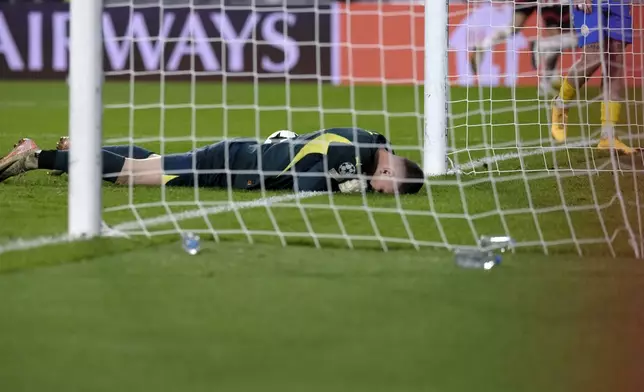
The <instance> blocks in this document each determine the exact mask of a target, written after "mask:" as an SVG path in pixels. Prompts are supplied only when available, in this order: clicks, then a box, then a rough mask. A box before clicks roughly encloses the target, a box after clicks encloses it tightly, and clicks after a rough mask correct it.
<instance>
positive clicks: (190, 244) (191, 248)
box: [181, 233, 201, 256]
mask: <svg viewBox="0 0 644 392" xmlns="http://www.w3.org/2000/svg"><path fill="white" fill-rule="evenodd" d="M181 246H182V247H183V250H185V251H186V252H187V253H188V254H189V255H191V256H194V255H196V254H197V253H199V249H201V248H200V244H199V236H198V235H195V234H194V233H184V234H183V235H182V238H181Z"/></svg>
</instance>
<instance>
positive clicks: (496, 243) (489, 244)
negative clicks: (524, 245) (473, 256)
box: [479, 235, 514, 253]
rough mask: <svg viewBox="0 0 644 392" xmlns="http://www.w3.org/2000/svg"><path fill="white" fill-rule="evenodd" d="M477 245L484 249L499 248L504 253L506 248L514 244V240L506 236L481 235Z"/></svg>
mask: <svg viewBox="0 0 644 392" xmlns="http://www.w3.org/2000/svg"><path fill="white" fill-rule="evenodd" d="M479 245H480V246H481V248H483V249H485V250H499V251H501V253H504V252H505V251H506V250H508V248H510V247H512V246H514V240H513V239H512V237H508V236H487V235H484V236H481V238H480V239H479Z"/></svg>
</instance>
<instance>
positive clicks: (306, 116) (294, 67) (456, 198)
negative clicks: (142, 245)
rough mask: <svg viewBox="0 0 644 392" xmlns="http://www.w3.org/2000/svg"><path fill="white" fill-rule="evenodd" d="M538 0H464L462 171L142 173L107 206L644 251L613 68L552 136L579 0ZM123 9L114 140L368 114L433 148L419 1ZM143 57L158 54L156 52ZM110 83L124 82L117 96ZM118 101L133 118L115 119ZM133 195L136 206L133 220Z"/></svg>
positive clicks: (313, 123) (154, 214) (153, 228)
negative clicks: (319, 176)
mask: <svg viewBox="0 0 644 392" xmlns="http://www.w3.org/2000/svg"><path fill="white" fill-rule="evenodd" d="M532 6H533V4H524V3H513V2H506V1H503V2H488V1H482V2H470V3H469V4H463V3H452V4H450V8H449V9H450V15H449V36H450V49H449V50H450V54H449V60H450V66H449V80H450V84H451V86H452V87H451V91H450V98H449V99H450V112H449V125H450V127H449V128H450V131H449V136H448V140H449V158H450V162H451V163H452V164H453V165H452V166H451V167H450V175H448V176H446V177H440V178H431V179H429V180H428V182H427V184H426V187H425V188H424V189H425V190H424V191H423V192H422V193H421V195H417V196H404V197H391V198H389V199H386V198H384V197H382V196H372V195H362V196H360V195H355V196H337V195H336V196H333V195H327V194H325V195H321V196H320V195H315V194H303V195H293V194H273V193H272V192H270V191H262V192H256V193H252V194H251V193H247V192H240V191H236V190H234V189H227V190H224V191H212V190H205V189H192V190H190V191H188V192H186V191H185V190H176V189H170V188H162V189H161V191H158V190H157V191H149V190H140V189H139V188H131V189H129V190H128V192H127V193H128V198H127V202H126V203H123V204H120V205H112V206H109V207H108V208H107V209H106V211H105V212H106V213H105V218H106V220H107V221H108V222H109V223H110V224H112V225H113V227H114V228H116V229H117V230H120V231H124V232H128V233H142V234H146V235H155V234H167V233H175V232H181V231H184V230H193V231H199V232H201V233H207V234H211V235H212V236H213V238H215V239H220V238H224V237H227V236H233V237H242V238H243V239H245V240H248V241H251V242H253V241H255V240H257V239H260V238H264V237H267V236H268V237H269V238H271V237H273V236H274V237H276V238H278V239H279V240H280V241H282V243H287V242H288V241H289V240H290V239H298V240H297V241H305V242H310V243H312V244H314V245H315V246H323V245H324V244H325V242H330V243H339V244H344V245H348V246H354V245H355V244H356V243H361V242H363V241H366V242H374V243H375V244H376V245H377V246H378V247H381V248H383V249H387V248H388V247H390V246H391V245H392V244H410V245H412V246H414V247H418V246H422V245H437V246H446V247H452V246H455V245H473V244H474V243H475V240H476V239H477V238H478V237H479V236H481V235H489V234H500V233H502V234H509V235H511V236H513V237H514V238H515V239H516V241H517V246H527V247H536V248H538V249H539V251H544V252H551V251H553V250H554V251H557V250H559V249H561V250H563V251H566V250H569V251H573V252H577V253H582V252H584V249H591V250H594V249H596V248H595V246H594V244H597V245H598V247H597V249H599V248H601V249H603V250H604V251H606V252H607V253H611V254H618V253H628V254H633V252H635V253H637V251H636V249H637V246H635V247H634V248H633V245H634V242H633V241H635V242H637V241H639V240H635V239H636V238H641V235H640V234H641V232H640V229H641V226H640V222H639V216H640V213H639V212H640V210H639V199H638V198H637V195H638V183H639V182H638V178H637V175H636V174H635V173H634V171H635V169H637V168H638V167H639V166H641V158H640V156H639V155H635V156H634V157H628V158H622V157H613V159H611V155H610V154H609V153H607V152H604V151H598V150H597V149H595V146H596V144H597V142H598V138H599V136H600V129H601V124H600V121H599V111H600V109H599V105H600V104H599V102H598V101H600V100H601V99H602V91H601V89H600V85H601V84H600V81H601V80H602V78H603V76H602V75H603V74H602V73H601V71H600V72H599V73H595V74H594V75H593V76H592V77H591V78H590V79H589V82H588V83H587V84H586V85H585V86H584V88H582V89H580V90H579V92H578V94H577V96H576V97H575V99H574V100H573V101H571V102H570V103H571V106H572V108H571V112H570V117H569V129H568V139H567V141H566V142H565V143H564V144H556V143H553V142H552V141H551V137H550V122H551V121H550V116H551V113H550V102H551V99H552V98H553V96H554V95H556V94H557V93H558V92H557V91H558V86H557V82H558V80H559V76H560V75H562V74H565V73H566V72H567V69H568V68H569V67H570V65H571V64H572V63H573V61H574V58H575V56H578V55H579V51H580V50H582V49H579V48H577V47H576V45H575V43H576V42H575V41H576V39H572V41H571V39H570V35H566V34H571V33H570V30H565V29H564V30H563V31H562V30H561V28H559V27H557V26H556V23H555V24H554V25H553V23H552V19H553V18H554V19H555V20H556V19H557V17H559V18H563V19H564V20H565V19H566V15H565V13H567V12H568V8H567V7H565V6H564V7H561V6H560V7H558V8H557V7H555V8H554V9H555V10H556V11H554V12H553V10H552V9H546V8H547V7H550V6H552V4H547V5H543V7H539V8H538V9H535V11H534V12H529V11H521V12H520V10H526V9H529V8H530V7H532ZM123 12H127V13H129V25H127V26H130V27H127V26H126V27H124V26H123V25H121V26H120V29H121V30H118V28H115V29H113V30H112V31H109V34H108V35H107V36H106V39H107V40H108V48H111V49H112V50H114V51H120V52H119V53H121V55H122V56H123V59H125V58H126V57H127V60H128V61H127V63H128V66H126V67H122V69H121V70H120V71H112V72H108V74H107V75H108V77H109V76H112V75H125V76H126V77H127V78H128V79H129V81H128V82H127V83H124V84H115V83H113V82H110V83H108V85H107V86H106V90H107V91H108V94H107V95H106V101H107V104H106V108H107V109H109V110H108V111H107V112H106V131H105V135H106V137H107V138H108V139H109V140H108V141H109V142H110V143H123V142H125V143H131V144H144V145H145V144H146V143H148V144H150V148H152V149H153V150H154V151H155V152H159V153H161V154H163V153H168V152H181V151H185V150H188V149H191V148H195V147H198V146H202V145H204V144H206V143H213V142H216V141H219V140H223V139H226V138H230V137H236V136H246V137H254V138H257V139H260V140H263V138H265V137H266V136H267V135H268V134H269V133H271V132H273V131H275V130H278V129H291V130H294V131H296V132H298V133H300V134H302V133H306V132H310V131H314V130H317V129H322V128H329V127H338V126H354V127H361V128H366V129H370V130H374V131H378V132H380V133H382V134H383V135H385V136H386V137H387V138H388V139H389V140H391V141H392V143H393V145H394V149H395V150H396V151H397V152H398V153H400V154H402V155H407V156H409V157H411V158H414V159H416V160H420V159H421V157H422V151H421V149H422V105H423V95H422V70H423V62H422V61H423V52H422V50H423V31H424V23H423V19H424V18H423V6H422V5H418V4H412V3H404V4H403V3H356V4H351V5H347V4H331V5H329V6H325V5H317V6H307V5H304V6H300V7H288V8H287V7H285V6H280V7H249V6H246V5H244V6H234V5H228V6H217V7H214V6H212V5H207V4H206V5H199V4H197V3H192V4H191V5H186V4H180V5H177V6H176V7H175V6H169V5H166V6H161V7H159V6H158V5H156V4H153V5H152V6H150V5H142V6H134V7H130V8H128V9H123V8H115V9H114V15H117V14H118V13H123ZM641 14H642V8H641V6H640V5H633V19H634V22H633V24H634V30H633V36H634V43H633V45H630V46H628V47H627V48H626V52H627V53H626V55H625V56H624V58H623V60H621V61H622V63H623V66H624V67H626V69H627V74H626V75H624V76H622V80H623V81H625V82H626V84H627V89H626V92H627V94H626V96H625V100H624V109H623V116H622V123H621V124H620V127H619V128H618V130H619V134H620V135H621V138H622V140H624V141H625V142H628V143H630V144H632V145H633V146H639V142H638V139H637V138H638V135H639V127H640V124H641V116H642V111H641V108H640V107H639V103H640V102H641V96H640V94H641V91H640V89H639V87H640V84H641V64H642V62H641V60H642V58H641V49H642V48H641V45H642V44H641V40H640V32H641V30H640V29H641V27H640V20H641ZM523 16H526V18H525V20H520V19H518V18H522V17H523ZM548 18H551V19H549V20H548ZM119 20H120V21H121V22H122V19H119ZM437 20H439V19H437ZM155 21H156V22H155ZM158 21H162V22H161V23H159V22H158ZM544 21H546V22H547V23H548V25H547V26H546V25H544V24H543V23H544ZM137 23H138V24H137ZM436 23H438V22H436ZM563 23H564V24H565V23H566V22H563ZM107 26H108V27H109V23H108V24H107ZM144 27H145V28H144ZM509 27H514V29H509ZM108 30H109V29H108ZM499 32H504V33H499ZM148 33H149V34H148ZM149 37H151V38H149ZM159 37H160V38H159ZM553 37H554V38H553ZM110 39H113V43H112V44H111V46H110V44H109V40H110ZM191 39H192V41H191V42H192V43H193V44H192V45H191V44H190V40H191ZM495 40H496V41H495ZM161 42H165V45H161V44H160V43H161ZM571 42H572V45H571ZM117 43H118V44H119V45H121V46H116V45H117ZM122 45H125V46H127V47H128V48H129V56H126V54H125V49H123V48H124V46H122ZM136 45H139V46H138V49H137V48H136ZM146 45H147V46H146ZM155 45H159V46H155ZM572 46H575V47H574V48H573V47H572ZM154 50H158V51H160V54H159V57H158V58H160V59H165V61H161V62H160V67H159V68H158V69H156V68H154V65H156V63H154V62H153V61H151V60H150V59H149V58H145V55H146V53H148V52H153V51H154ZM562 50H563V54H561V52H562ZM533 51H534V53H536V55H534V56H533V54H532V53H533ZM135 52H136V53H135ZM559 54H561V56H559ZM557 57H561V59H560V60H558V61H557ZM155 58H156V57H155ZM553 58H554V60H555V61H554V63H556V65H555V66H553V65H552V63H553ZM473 60H478V64H477V65H478V67H477V71H478V72H477V74H475V73H474V72H473V64H472V61H473ZM146 61H148V63H149V62H152V63H154V64H151V65H152V67H151V68H153V69H150V70H146V69H145V67H146V66H147V65H150V64H147V63H146ZM548 64H551V65H548ZM535 65H536V66H537V67H538V68H539V70H537V69H535V68H534V66H535ZM605 66H606V64H604V67H605ZM638 67H639V68H638ZM604 74H605V73H604ZM182 77H183V78H184V80H183V81H181V80H177V79H181V78H182ZM145 78H149V79H151V80H149V81H146V80H145ZM219 78H220V79H221V80H217V79H219ZM244 78H245V79H244ZM108 79H109V78H108ZM604 80H606V79H604ZM613 83H614V81H613ZM112 89H117V90H123V91H119V93H121V94H123V95H121V96H120V97H119V99H116V98H115V97H116V94H115V96H114V97H111V96H110V94H111V93H109V92H110V91H111V90H112ZM118 111H122V112H123V113H121V114H120V115H121V117H120V122H119V121H116V120H114V122H111V121H112V120H110V119H111V118H119V117H118V116H119V114H118ZM110 116H113V117H110ZM125 119H127V121H126V120H125ZM117 125H118V127H117ZM139 193H141V195H142V197H141V198H140V199H139V198H138V194H139ZM125 212H129V213H131V215H130V218H131V217H132V216H133V217H134V218H135V219H134V220H131V219H129V220H128V219H126V218H127V217H126V215H127V214H125ZM123 220H127V221H126V222H125V223H124V222H123ZM297 241H296V242H297Z"/></svg>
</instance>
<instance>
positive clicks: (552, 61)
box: [532, 6, 578, 96]
mask: <svg viewBox="0 0 644 392" xmlns="http://www.w3.org/2000/svg"><path fill="white" fill-rule="evenodd" d="M541 17H542V21H543V25H544V27H545V31H544V32H545V34H544V35H543V36H542V37H541V38H539V39H538V40H537V41H535V42H533V45H532V63H533V66H534V68H535V69H536V70H538V71H539V90H540V93H541V94H542V95H546V96H547V95H551V94H552V95H556V92H554V91H555V89H556V90H558V89H559V88H560V87H561V83H560V81H561V76H560V72H559V71H558V70H557V64H558V62H559V58H560V57H561V53H562V52H563V51H564V50H568V49H572V48H574V47H576V46H577V41H578V40H577V37H576V36H575V35H574V32H573V31H572V29H571V26H570V7H569V6H552V7H545V8H543V9H542V11H541ZM553 92H554V94H553Z"/></svg>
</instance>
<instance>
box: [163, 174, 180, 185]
mask: <svg viewBox="0 0 644 392" xmlns="http://www.w3.org/2000/svg"><path fill="white" fill-rule="evenodd" d="M177 177H179V176H171V175H168V174H164V175H163V179H162V181H163V185H165V184H167V183H168V182H170V181H172V180H174V179H175V178H177Z"/></svg>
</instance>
